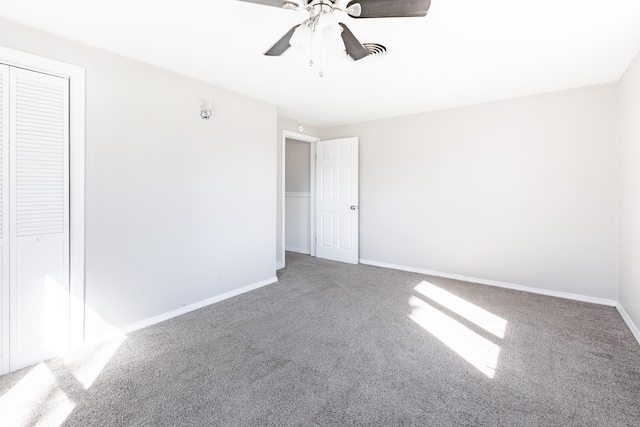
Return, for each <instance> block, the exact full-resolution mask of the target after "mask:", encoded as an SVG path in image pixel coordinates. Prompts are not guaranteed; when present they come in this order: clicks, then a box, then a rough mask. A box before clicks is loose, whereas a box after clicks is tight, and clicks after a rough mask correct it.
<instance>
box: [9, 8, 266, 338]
mask: <svg viewBox="0 0 640 427" xmlns="http://www.w3.org/2000/svg"><path fill="white" fill-rule="evenodd" d="M0 45H3V46H6V47H10V48H14V49H19V50H24V51H27V52H30V53H33V54H37V55H41V56H46V57H49V58H53V59H57V60H59V61H64V62H68V63H72V64H76V65H80V66H83V67H86V79H87V80H86V96H87V103H86V129H87V130H86V303H87V307H88V309H89V314H88V322H87V325H86V332H87V336H88V338H89V339H92V338H94V337H97V336H98V335H100V334H101V333H102V332H104V331H105V328H108V327H110V326H113V327H125V326H128V325H131V324H133V323H136V322H140V321H143V320H145V319H148V318H150V317H153V316H157V315H161V314H163V313H165V312H169V311H171V310H176V309H179V308H180V307H182V306H184V305H189V304H193V303H196V302H198V301H202V300H204V299H207V298H211V297H214V296H217V295H220V294H222V293H225V292H228V291H232V290H235V289H238V288H241V287H244V286H247V285H251V284H254V283H256V282H260V281H263V280H267V279H270V278H272V277H274V276H275V268H274V258H275V256H276V255H275V247H276V239H275V235H274V233H273V229H274V227H273V224H274V222H275V221H276V218H275V210H274V208H273V207H274V203H275V200H276V189H275V188H274V185H273V183H274V182H275V181H276V141H275V139H274V135H275V134H276V126H277V111H276V107H275V106H273V105H270V104H266V103H264V102H261V101H257V100H255V99H252V98H250V97H247V96H243V95H239V94H236V93H232V92H230V91H227V90H224V89H221V88H218V87H214V86H211V85H208V84H205V83H202V82H199V81H196V80H193V79H189V78H186V77H183V76H180V75H177V74H174V73H171V72H168V71H164V70H161V69H158V68H155V67H152V66H149V65H146V64H142V63H139V62H135V61H132V60H129V59H126V58H123V57H121V56H117V55H113V54H110V53H107V52H104V51H100V50H98V49H93V48H89V47H86V46H83V45H81V44H78V43H74V42H70V41H67V40H64V39H61V38H58V37H55V36H51V35H48V34H46V33H43V32H39V31H36V30H33V29H29V28H26V27H23V26H19V25H16V24H13V23H11V22H8V21H4V20H0ZM200 98H212V99H214V100H215V104H214V105H215V110H214V112H213V117H212V119H211V120H209V121H203V120H202V119H200V116H199V110H200V108H199V107H200V101H199V100H200ZM247 123H250V124H251V125H250V126H247ZM72 179H73V178H72ZM247 266H249V267H247Z"/></svg>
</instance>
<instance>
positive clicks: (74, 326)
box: [0, 46, 86, 374]
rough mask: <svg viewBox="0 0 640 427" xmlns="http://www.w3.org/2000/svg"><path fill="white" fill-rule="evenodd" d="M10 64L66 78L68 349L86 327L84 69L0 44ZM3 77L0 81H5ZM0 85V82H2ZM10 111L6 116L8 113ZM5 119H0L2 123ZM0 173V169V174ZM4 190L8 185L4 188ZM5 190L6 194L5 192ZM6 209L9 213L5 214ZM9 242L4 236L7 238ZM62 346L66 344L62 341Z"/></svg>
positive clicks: (5, 285) (3, 356)
mask: <svg viewBox="0 0 640 427" xmlns="http://www.w3.org/2000/svg"><path fill="white" fill-rule="evenodd" d="M10 67H18V68H24V69H29V70H33V71H39V72H41V73H44V74H48V75H52V76H58V77H62V78H64V79H67V80H68V85H69V113H68V114H69V119H68V128H69V147H68V149H69V152H68V159H69V160H68V161H69V194H68V196H69V200H68V204H69V215H70V222H69V224H68V227H69V248H68V251H67V252H68V254H69V259H68V262H69V267H68V269H66V270H67V271H68V275H69V282H70V287H69V289H70V299H69V317H70V337H69V338H70V349H71V350H75V349H78V348H80V347H81V346H82V345H83V344H84V340H85V336H84V327H85V323H84V321H85V304H84V294H85V280H84V276H85V180H84V177H85V105H86V102H85V81H86V79H85V69H84V68H83V67H80V66H77V65H71V64H68V63H65V62H61V61H56V60H54V59H50V58H44V57H42V56H38V55H33V54H30V53H28V52H24V51H20V50H15V49H11V48H7V47H4V46H0V70H3V69H4V70H6V72H8V70H9V68H10ZM5 83H6V86H5V87H6V91H5V92H4V93H5V94H7V93H8V78H7V79H6V82H5ZM5 83H3V84H5ZM0 87H1V85H0ZM5 99H6V105H4V106H3V101H2V100H1V99H0V107H2V110H3V111H8V108H9V106H8V102H9V101H8V96H7V97H5ZM7 117H8V116H7ZM2 122H3V120H0V125H1V124H2ZM5 123H6V126H7V127H6V129H5V130H6V133H5V135H4V136H2V137H0V141H2V138H6V145H5V146H6V147H8V144H9V141H8V118H7V120H6V121H5ZM8 160H9V159H8V156H7V157H6V158H5V157H3V159H2V161H3V162H4V163H3V164H4V165H6V166H7V167H6V168H3V171H2V173H3V174H4V179H3V184H5V183H8V182H9V177H8V174H7V173H8V170H9V168H8ZM0 176H1V175H0ZM6 190H8V187H7V188H6ZM2 193H3V196H2V197H3V198H4V200H5V201H6V203H5V204H4V206H8V197H9V191H3V192H2ZM5 193H6V194H5ZM7 215H8V214H7ZM5 224H6V226H4V225H3V227H4V230H5V232H4V233H3V237H4V238H5V239H6V240H8V239H9V237H8V236H9V231H8V224H9V222H8V220H7V222H6V223H5ZM5 246H6V247H7V248H8V242H7V243H6V244H5ZM3 256H5V260H6V261H3V264H2V267H3V268H2V271H3V274H4V275H5V276H6V278H5V279H3V281H2V283H0V288H1V291H0V297H1V300H0V303H1V305H0V324H1V326H2V328H1V329H0V332H1V335H2V336H1V339H0V347H1V349H2V350H1V351H0V360H1V361H0V374H6V373H8V372H10V370H13V369H16V368H15V367H13V368H11V369H10V362H9V359H10V357H9V355H10V353H11V350H10V345H9V344H10V341H11V337H10V325H9V320H10V317H11V313H10V298H9V276H8V274H9V268H8V265H9V259H8V258H7V257H8V249H7V252H6V253H3ZM54 280H55V279H54ZM65 346H66V344H65Z"/></svg>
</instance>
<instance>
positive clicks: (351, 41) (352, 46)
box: [340, 22, 371, 61]
mask: <svg viewBox="0 0 640 427" xmlns="http://www.w3.org/2000/svg"><path fill="white" fill-rule="evenodd" d="M340 26H341V27H342V33H341V34H340V35H341V36H342V41H343V42H344V47H345V48H346V49H347V54H349V56H350V57H352V58H353V59H354V60H356V61H357V60H359V59H362V58H364V57H365V56H367V55H369V54H370V53H371V51H370V50H369V49H367V48H366V47H364V46H362V43H360V42H359V41H358V39H357V38H356V36H354V35H353V33H352V32H351V30H349V28H348V27H347V26H346V25H345V24H343V23H342V22H340Z"/></svg>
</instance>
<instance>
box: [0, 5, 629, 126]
mask: <svg viewBox="0 0 640 427" xmlns="http://www.w3.org/2000/svg"><path fill="white" fill-rule="evenodd" d="M339 1H340V2H342V0H339ZM390 1H393V0H390ZM337 15H338V18H339V20H340V21H342V22H344V23H346V24H347V25H348V26H349V28H350V29H351V31H352V32H353V33H354V34H355V35H356V37H357V38H358V39H359V40H360V42H362V43H365V42H374V43H380V44H383V45H384V46H386V48H387V49H388V52H387V55H386V56H385V57H381V58H371V57H369V58H365V59H363V60H361V61H358V62H354V61H352V60H350V59H348V58H344V57H341V56H339V55H335V57H333V58H332V57H330V56H329V57H327V55H325V60H324V63H323V71H324V76H323V77H322V78H320V77H318V75H317V73H316V72H314V71H313V70H312V69H311V68H310V67H309V65H308V62H309V59H308V55H306V54H305V53H304V52H302V51H301V50H297V49H293V48H292V49H289V50H288V51H287V52H285V54H284V55H282V56H280V57H266V56H263V55H262V54H263V53H264V52H265V51H266V50H267V49H268V48H270V47H271V46H272V45H273V44H274V43H275V42H276V41H277V40H278V39H279V38H280V37H282V35H284V33H286V32H287V31H288V30H289V29H290V28H291V27H292V26H294V25H296V24H298V23H301V22H302V21H303V20H304V19H305V18H306V17H307V14H306V12H295V11H288V10H282V9H278V8H274V7H268V6H262V5H257V4H251V3H244V2H240V1H235V0H180V1H175V0H109V1H101V2H97V1H92V0H28V1H27V0H0V16H1V17H4V18H6V19H9V20H12V21H15V22H18V23H22V24H25V25H28V26H31V27H35V28H38V29H42V30H44V31H48V32H51V33H55V34H58V35H61V36H63V37H66V38H69V39H73V40H77V41H80V42H82V43H85V44H89V45H92V46H96V47H99V48H102V49H105V50H108V51H111V52H116V53H119V54H121V55H124V56H126V57H130V58H134V59H137V60H139V61H143V62H146V63H150V64H153V65H156V66H158V67H162V68H165V69H168V70H172V71H175V72H178V73H181V74H185V75H188V76H191V77H194V78H197V79H200V80H203V81H206V82H210V83H212V84H214V85H218V86H222V87H225V88H227V89H230V90H233V91H236V92H240V93H244V94H248V95H251V96H253V97H256V98H259V99H263V100H265V101H268V102H270V103H273V104H275V105H277V106H278V112H279V114H280V115H283V116H286V117H290V118H293V119H296V120H299V121H302V122H307V123H310V124H312V125H316V126H320V127H324V126H331V125H337V124H344V123H351V122H358V121H366V120H374V119H378V118H383V117H391V116H398V115H403V114H411V113H417V112H423V111H431V110H437V109H443V108H450V107H456V106H461V105H468V104H476V103H480V102H486V101H492V100H498V99H507V98H513V97H517V96H523V95H530V94H535V93H542V92H551V91H556V90H563V89H568V88H575V87H581V86H588V85H594V84H601V83H611V82H615V81H616V80H617V79H618V78H619V77H620V76H621V75H622V73H623V72H624V71H625V69H626V68H627V66H628V65H629V63H630V62H631V60H632V59H633V58H634V57H635V55H636V54H637V53H638V51H640V1H638V0H604V1H603V0H537V1H531V0H484V1H480V0H432V5H431V10H430V11H429V14H428V15H427V16H426V17H424V18H387V19H353V18H350V17H348V16H346V15H344V14H342V13H339V14H338V13H337Z"/></svg>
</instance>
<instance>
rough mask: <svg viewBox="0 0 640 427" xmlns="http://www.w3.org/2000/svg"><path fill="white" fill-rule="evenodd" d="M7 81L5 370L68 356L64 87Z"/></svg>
mask: <svg viewBox="0 0 640 427" xmlns="http://www.w3.org/2000/svg"><path fill="white" fill-rule="evenodd" d="M9 75H10V87H9V91H10V103H9V104H10V105H9V116H10V120H9V124H10V126H9V127H10V130H9V134H10V138H9V140H10V143H9V154H10V161H9V189H10V195H9V206H10V209H9V211H10V214H9V217H10V226H9V234H10V248H11V250H10V267H9V276H10V278H9V281H10V325H11V326H10V329H11V332H10V336H11V342H10V349H11V355H10V360H11V369H12V370H14V369H18V368H20V367H21V366H27V365H29V364H31V363H36V362H39V361H41V360H44V359H46V358H49V357H54V356H56V355H59V354H62V353H65V352H67V351H68V350H69V96H68V94H69V85H68V80H67V79H64V78H60V77H55V76H50V75H46V74H41V73H37V72H33V71H28V70H24V69H19V68H11V69H10V71H9Z"/></svg>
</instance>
